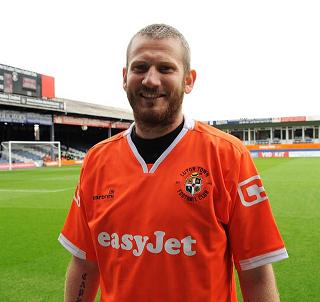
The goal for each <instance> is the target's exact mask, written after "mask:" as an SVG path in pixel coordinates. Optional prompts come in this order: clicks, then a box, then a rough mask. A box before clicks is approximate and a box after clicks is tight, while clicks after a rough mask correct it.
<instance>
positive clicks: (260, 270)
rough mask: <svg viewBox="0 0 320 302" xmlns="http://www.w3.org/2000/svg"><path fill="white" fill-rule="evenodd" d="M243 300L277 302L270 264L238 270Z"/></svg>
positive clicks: (278, 299)
mask: <svg viewBox="0 0 320 302" xmlns="http://www.w3.org/2000/svg"><path fill="white" fill-rule="evenodd" d="M238 275H239V281H240V286H241V291H242V296H243V301H244V302H279V301H280V298H279V294H278V290H277V286H276V281H275V277H274V273H273V270H272V265H271V264H266V265H263V266H260V267H257V268H254V269H250V270H247V271H241V272H238Z"/></svg>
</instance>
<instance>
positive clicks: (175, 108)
mask: <svg viewBox="0 0 320 302" xmlns="http://www.w3.org/2000/svg"><path fill="white" fill-rule="evenodd" d="M127 97H128V100H129V103H130V106H131V108H132V110H133V115H134V119H135V122H136V124H138V125H139V127H140V128H155V127H158V128H159V127H161V128H165V127H168V126H170V125H172V124H173V123H175V122H176V120H177V118H178V116H179V114H180V112H181V110H182V102H183V97H184V91H183V90H181V91H179V92H178V91H175V92H172V93H171V95H170V96H166V102H167V103H166V108H163V109H162V110H154V108H153V106H152V105H151V106H150V108H146V107H144V108H141V107H140V106H141V105H140V104H139V103H140V102H141V100H140V96H139V95H138V94H136V93H130V92H128V93H127ZM154 102H157V100H155V101H154Z"/></svg>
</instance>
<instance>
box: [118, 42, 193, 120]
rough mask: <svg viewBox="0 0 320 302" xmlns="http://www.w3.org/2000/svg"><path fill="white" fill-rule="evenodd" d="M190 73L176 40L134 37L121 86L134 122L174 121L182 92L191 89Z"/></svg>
mask: <svg viewBox="0 0 320 302" xmlns="http://www.w3.org/2000/svg"><path fill="white" fill-rule="evenodd" d="M191 74H192V72H190V73H188V74H185V72H184V64H183V49H182V46H181V44H180V42H179V41H178V40H176V39H173V38H169V39H160V40H154V39H150V38H147V37H143V36H137V37H136V38H134V40H133V42H132V44H131V48H130V50H129V54H128V66H127V68H124V70H123V87H124V89H125V91H126V93H127V97H128V100H129V103H130V105H131V107H132V109H133V113H134V117H135V120H136V122H142V123H144V124H145V125H149V126H158V125H162V126H166V125H170V124H172V123H173V122H174V121H176V119H177V118H178V117H179V114H181V107H182V100H183V96H184V93H189V92H190V91H191V90H192V86H193V82H194V79H193V78H192V76H191ZM190 76H191V78H192V79H190Z"/></svg>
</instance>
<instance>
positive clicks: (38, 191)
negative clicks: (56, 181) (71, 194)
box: [0, 187, 74, 193]
mask: <svg viewBox="0 0 320 302" xmlns="http://www.w3.org/2000/svg"><path fill="white" fill-rule="evenodd" d="M71 189H74V187H72V188H64V189H56V190H45V189H43V190H42V189H40V190H37V189H0V192H13V193H14V192H17V193H58V192H65V191H69V190H71Z"/></svg>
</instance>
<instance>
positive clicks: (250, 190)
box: [238, 175, 268, 207]
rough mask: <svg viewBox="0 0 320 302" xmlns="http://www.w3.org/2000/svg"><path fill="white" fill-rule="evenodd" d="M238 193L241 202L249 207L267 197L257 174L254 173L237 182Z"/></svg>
mask: <svg viewBox="0 0 320 302" xmlns="http://www.w3.org/2000/svg"><path fill="white" fill-rule="evenodd" d="M238 193H239V197H240V200H241V203H242V204H243V205H244V206H245V207H251V206H253V205H255V204H257V203H259V202H262V201H264V200H267V199H268V196H267V195H266V191H265V189H264V187H263V186H262V182H261V179H260V176H259V175H254V176H252V177H250V178H248V179H246V180H244V181H242V182H240V183H239V184H238Z"/></svg>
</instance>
